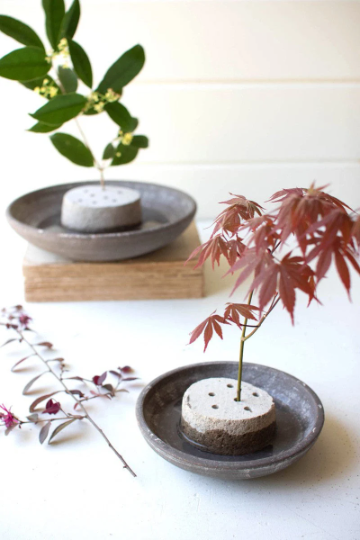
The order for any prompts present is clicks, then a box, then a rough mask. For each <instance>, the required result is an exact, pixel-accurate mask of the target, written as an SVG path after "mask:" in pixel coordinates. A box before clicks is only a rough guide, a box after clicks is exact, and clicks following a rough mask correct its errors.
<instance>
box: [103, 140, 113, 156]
mask: <svg viewBox="0 0 360 540" xmlns="http://www.w3.org/2000/svg"><path fill="white" fill-rule="evenodd" d="M114 155H115V148H114V147H113V145H112V143H109V144H108V145H107V146H106V147H105V150H104V153H103V156H102V158H103V159H112V158H113V157H114Z"/></svg>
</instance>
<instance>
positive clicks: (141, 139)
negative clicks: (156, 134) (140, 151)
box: [131, 135, 149, 148]
mask: <svg viewBox="0 0 360 540" xmlns="http://www.w3.org/2000/svg"><path fill="white" fill-rule="evenodd" d="M131 146H135V147H136V148H147V147H148V146H149V139H148V138H147V137H145V135H134V136H133V138H132V141H131Z"/></svg>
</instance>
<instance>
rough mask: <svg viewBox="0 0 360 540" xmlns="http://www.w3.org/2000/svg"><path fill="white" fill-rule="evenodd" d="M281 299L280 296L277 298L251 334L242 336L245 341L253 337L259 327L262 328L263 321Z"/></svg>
mask: <svg viewBox="0 0 360 540" xmlns="http://www.w3.org/2000/svg"><path fill="white" fill-rule="evenodd" d="M279 301H280V297H279V298H277V299H276V300H275V302H274V303H273V305H272V306H271V307H270V309H269V311H267V312H266V313H265V315H264V316H263V317H262V318H261V319H260V322H259V324H258V326H257V327H256V328H254V330H253V331H252V332H250V334H248V335H247V336H246V337H245V336H244V337H241V339H242V340H243V341H246V340H247V339H249V338H251V337H252V336H253V335H254V334H255V332H257V331H258V330H259V328H260V326H261V325H262V323H263V322H264V321H265V319H266V318H267V317H268V316H269V315H270V313H271V312H272V310H273V309H274V308H275V306H276V305H277V304H278V303H279Z"/></svg>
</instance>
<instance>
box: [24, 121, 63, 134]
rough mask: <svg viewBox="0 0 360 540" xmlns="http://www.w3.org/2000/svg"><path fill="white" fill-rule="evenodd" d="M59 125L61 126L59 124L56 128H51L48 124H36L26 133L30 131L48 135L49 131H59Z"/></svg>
mask: <svg viewBox="0 0 360 540" xmlns="http://www.w3.org/2000/svg"><path fill="white" fill-rule="evenodd" d="M61 125H62V124H59V125H57V126H51V125H50V124H43V123H42V122H38V123H37V124H35V125H34V126H33V127H31V128H30V129H28V131H31V132H32V133H50V132H51V131H55V130H56V129H59V128H60V127H61Z"/></svg>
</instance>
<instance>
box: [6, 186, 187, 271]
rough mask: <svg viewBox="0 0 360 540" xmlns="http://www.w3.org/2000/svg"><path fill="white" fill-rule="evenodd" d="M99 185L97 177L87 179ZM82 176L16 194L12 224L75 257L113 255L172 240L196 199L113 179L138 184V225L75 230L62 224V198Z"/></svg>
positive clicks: (31, 238)
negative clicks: (114, 229)
mask: <svg viewBox="0 0 360 540" xmlns="http://www.w3.org/2000/svg"><path fill="white" fill-rule="evenodd" d="M86 184H89V185H94V186H95V185H98V182H86ZM82 185H84V183H83V182H76V183H73V184H62V185H58V186H51V187H48V188H45V189H40V190H38V191H33V192H31V193H28V194H26V195H23V196H22V197H19V198H18V199H16V200H15V201H14V202H13V203H11V204H10V206H9V207H8V209H7V213H6V214H7V219H8V221H9V223H10V225H11V226H12V228H13V229H14V230H15V231H16V232H17V233H18V234H20V236H22V237H23V238H25V239H26V240H27V241H28V242H30V244H33V245H35V246H37V247H39V248H42V249H44V250H46V251H50V252H51V253H57V254H58V255H61V256H62V257H65V258H67V259H72V260H75V261H76V260H77V261H117V260H123V259H130V258H133V257H139V256H140V255H144V254H146V253H151V252H152V251H155V250H157V249H160V248H162V247H164V246H166V245H168V244H169V243H170V242H173V241H174V240H175V239H176V238H177V237H178V236H179V235H180V234H181V233H182V232H183V231H184V230H185V229H186V228H187V227H188V225H190V223H191V221H192V219H193V217H194V215H195V212H196V203H195V201H194V199H193V198H192V197H190V195H187V194H186V193H184V192H182V191H180V190H178V189H173V188H169V187H166V186H160V185H157V184H150V183H147V182H132V181H131V182H128V181H120V180H119V181H115V180H111V181H108V182H107V185H109V186H115V187H120V188H121V187H126V188H133V189H135V190H137V191H138V192H139V193H140V195H141V206H142V208H141V210H142V223H141V225H140V226H139V227H137V228H134V229H131V230H126V231H117V232H114V231H112V232H107V233H79V232H76V231H71V230H68V229H65V228H64V227H62V225H61V222H60V215H61V204H62V199H63V196H64V194H65V193H66V192H67V191H69V190H70V189H73V188H76V187H80V186H82Z"/></svg>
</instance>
